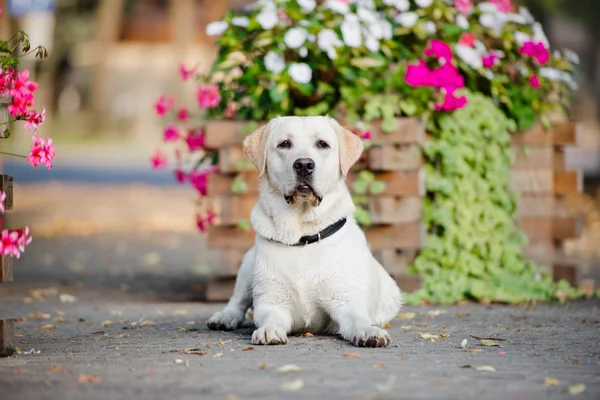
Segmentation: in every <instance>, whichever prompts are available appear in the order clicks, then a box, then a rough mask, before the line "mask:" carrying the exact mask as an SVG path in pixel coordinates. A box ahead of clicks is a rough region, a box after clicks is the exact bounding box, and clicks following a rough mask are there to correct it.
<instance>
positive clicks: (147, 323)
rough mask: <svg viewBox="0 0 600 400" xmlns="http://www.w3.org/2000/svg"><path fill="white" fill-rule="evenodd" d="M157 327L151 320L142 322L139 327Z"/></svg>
mask: <svg viewBox="0 0 600 400" xmlns="http://www.w3.org/2000/svg"><path fill="white" fill-rule="evenodd" d="M154 325H156V322H154V321H150V320H149V319H147V320H145V321H142V322H140V324H139V326H154Z"/></svg>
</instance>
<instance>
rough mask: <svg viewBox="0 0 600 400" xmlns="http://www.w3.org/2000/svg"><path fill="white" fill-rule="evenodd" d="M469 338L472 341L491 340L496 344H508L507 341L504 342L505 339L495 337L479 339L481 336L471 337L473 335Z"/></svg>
mask: <svg viewBox="0 0 600 400" xmlns="http://www.w3.org/2000/svg"><path fill="white" fill-rule="evenodd" d="M469 336H471V337H472V338H473V339H477V340H493V341H496V342H508V340H506V339H502V338H497V337H481V336H473V335H469Z"/></svg>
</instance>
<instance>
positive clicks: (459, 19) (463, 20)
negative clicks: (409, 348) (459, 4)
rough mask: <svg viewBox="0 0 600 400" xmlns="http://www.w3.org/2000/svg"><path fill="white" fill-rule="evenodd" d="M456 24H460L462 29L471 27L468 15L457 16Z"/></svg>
mask: <svg viewBox="0 0 600 400" xmlns="http://www.w3.org/2000/svg"><path fill="white" fill-rule="evenodd" d="M456 25H458V26H460V27H461V28H462V29H469V21H467V17H465V16H464V15H462V14H458V15H457V16H456Z"/></svg>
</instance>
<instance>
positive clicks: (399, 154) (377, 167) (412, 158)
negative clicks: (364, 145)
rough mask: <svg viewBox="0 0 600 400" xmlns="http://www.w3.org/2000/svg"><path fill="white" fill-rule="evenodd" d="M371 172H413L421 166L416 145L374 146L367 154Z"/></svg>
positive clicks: (420, 158)
mask: <svg viewBox="0 0 600 400" xmlns="http://www.w3.org/2000/svg"><path fill="white" fill-rule="evenodd" d="M367 162H368V164H369V169H370V170H371V171H415V170H418V169H419V168H421V166H422V165H423V155H422V152H421V148H420V147H419V145H417V144H410V145H396V146H395V145H386V146H375V147H373V148H372V149H370V150H369V151H368V152H367Z"/></svg>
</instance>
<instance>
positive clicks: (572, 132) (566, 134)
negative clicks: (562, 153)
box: [552, 121, 581, 146]
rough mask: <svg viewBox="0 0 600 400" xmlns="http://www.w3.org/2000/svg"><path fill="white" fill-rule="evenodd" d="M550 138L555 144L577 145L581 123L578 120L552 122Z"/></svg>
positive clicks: (579, 140)
mask: <svg viewBox="0 0 600 400" xmlns="http://www.w3.org/2000/svg"><path fill="white" fill-rule="evenodd" d="M552 139H553V140H552V143H553V144H554V145H555V146H579V145H580V144H581V123H580V122H578V121H562V122H556V123H553V124H552Z"/></svg>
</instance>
